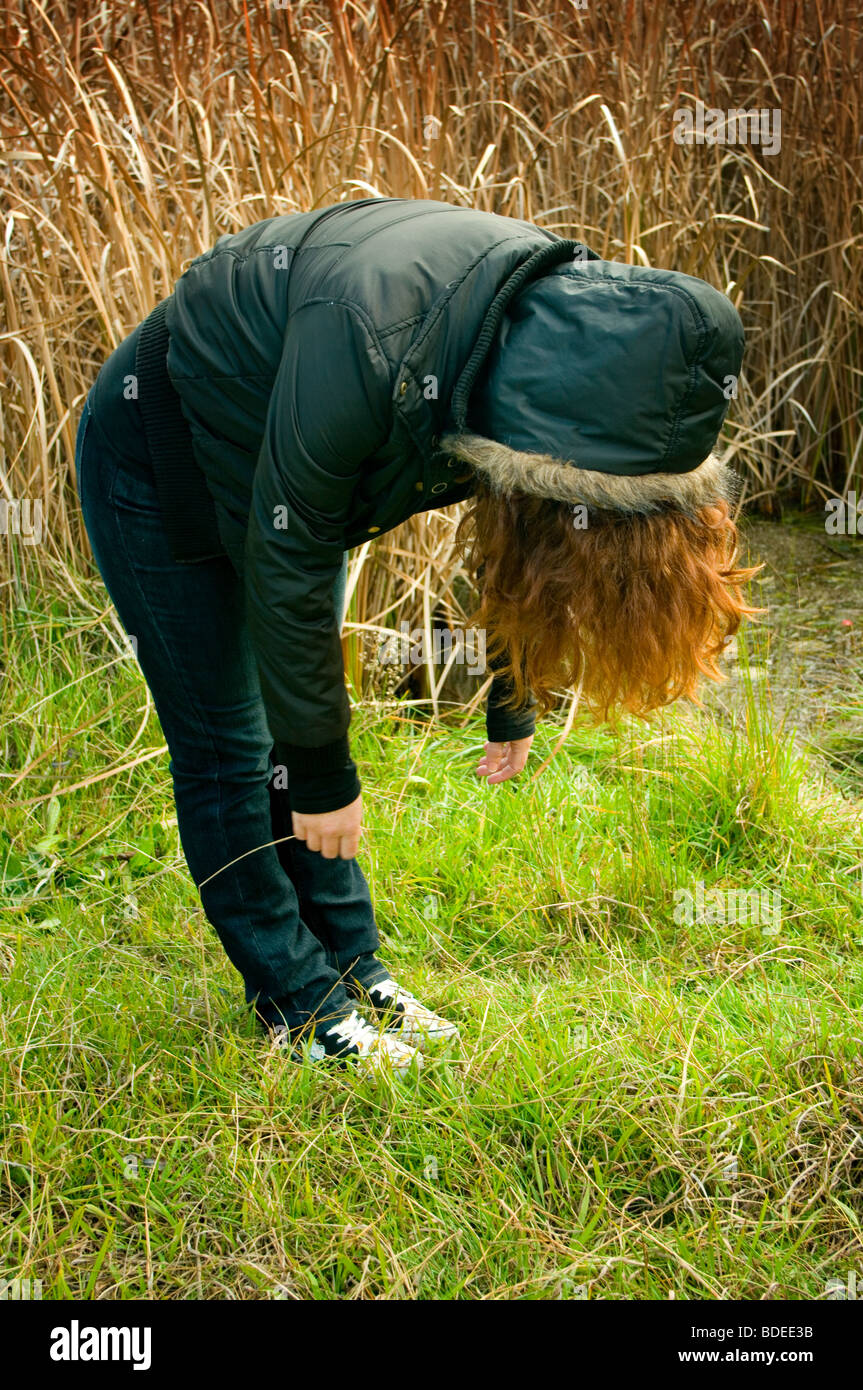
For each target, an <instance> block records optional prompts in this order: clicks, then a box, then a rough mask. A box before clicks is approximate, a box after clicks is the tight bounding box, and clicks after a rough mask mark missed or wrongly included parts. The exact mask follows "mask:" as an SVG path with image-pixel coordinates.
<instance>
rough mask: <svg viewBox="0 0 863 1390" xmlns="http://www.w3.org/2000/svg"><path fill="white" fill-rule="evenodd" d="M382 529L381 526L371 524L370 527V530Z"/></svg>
mask: <svg viewBox="0 0 863 1390" xmlns="http://www.w3.org/2000/svg"><path fill="white" fill-rule="evenodd" d="M380 529H381V528H380V526H370V527H369V531H379V530H380Z"/></svg>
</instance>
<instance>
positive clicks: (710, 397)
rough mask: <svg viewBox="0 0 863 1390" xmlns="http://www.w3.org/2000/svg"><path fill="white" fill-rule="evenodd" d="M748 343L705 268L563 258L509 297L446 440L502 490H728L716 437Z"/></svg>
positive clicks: (591, 495) (664, 497) (679, 498)
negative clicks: (699, 273) (700, 272)
mask: <svg viewBox="0 0 863 1390" xmlns="http://www.w3.org/2000/svg"><path fill="white" fill-rule="evenodd" d="M743 349H744V334H743V326H742V324H741V321H740V317H739V315H738V313H737V311H736V309H735V308H734V306H733V305H732V303H731V302H730V300H729V299H728V298H727V297H726V296H725V295H724V294H721V293H720V292H719V291H718V290H715V289H714V288H713V287H712V286H711V285H709V284H707V282H706V281H704V280H700V279H698V278H697V277H695V276H692V275H685V274H683V273H682V272H680V271H674V270H663V269H654V268H650V267H644V266H631V265H624V264H618V263H617V262H611V261H603V260H600V259H599V258H598V257H595V256H594V258H593V259H588V260H584V259H577V260H570V261H569V262H568V263H567V264H563V265H560V266H557V267H555V268H554V269H551V270H549V271H547V272H546V273H545V274H544V275H542V277H541V278H539V279H536V280H534V281H532V282H531V283H529V284H528V285H527V286H526V287H525V288H523V289H521V290H520V292H519V293H517V294H516V295H515V296H514V297H513V298H512V300H511V301H510V302H509V303H508V305H507V307H506V312H505V314H504V315H503V316H502V317H501V320H500V327H499V331H498V332H497V333H496V335H495V338H494V341H493V343H492V344H491V347H490V349H489V351H488V354H487V356H486V357H485V359H484V360H483V362H482V363H481V364H477V369H476V371H475V373H474V379H473V380H472V381H470V382H468V383H460V387H461V391H460V398H461V401H462V402H463V404H461V408H460V409H458V408H457V409H456V410H455V412H454V413H455V422H456V428H455V430H454V432H453V433H451V434H449V435H447V437H446V438H445V440H444V441H443V442H444V444H445V447H446V448H447V449H449V450H450V451H451V452H452V453H454V454H456V455H457V456H458V457H460V458H462V459H464V460H465V461H467V462H469V463H470V464H471V465H472V466H473V467H474V468H476V469H478V470H479V471H480V472H483V473H485V474H486V476H487V477H488V478H489V480H490V481H491V482H492V484H493V485H494V486H496V487H498V488H499V489H502V490H505V491H512V490H514V489H518V490H521V491H524V492H527V493H529V494H531V495H539V496H547V497H552V498H556V499H558V500H560V501H566V502H578V501H582V502H586V503H587V504H588V505H593V506H596V507H611V508H619V509H622V510H626V511H651V510H655V509H656V508H657V507H659V506H662V505H667V504H669V503H670V504H673V505H674V504H676V505H679V506H682V507H684V509H685V510H692V509H694V508H695V507H697V506H700V505H703V504H704V503H705V502H708V501H715V500H716V499H717V497H719V496H726V497H728V498H729V500H730V499H731V498H733V496H734V495H735V492H736V487H735V478H734V475H733V474H732V473H731V471H730V470H729V469H727V468H726V467H725V465H724V464H722V463H721V462H720V460H719V459H718V458H717V457H716V456H715V455H713V454H712V450H713V447H714V445H715V444H716V441H717V438H718V436H719V433H720V430H721V427H722V423H723V420H724V419H725V415H726V413H727V410H728V405H729V400H730V397H731V393H732V389H733V387H734V385H735V382H736V379H737V378H738V377H739V374H740V367H741V363H742V360H743ZM468 393H469V395H468ZM456 404H457V403H456V401H455V400H454V406H456Z"/></svg>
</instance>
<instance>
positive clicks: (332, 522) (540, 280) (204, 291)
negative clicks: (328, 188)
mask: <svg viewBox="0 0 863 1390" xmlns="http://www.w3.org/2000/svg"><path fill="white" fill-rule="evenodd" d="M592 276H593V277H598V278H596V279H595V280H594V282H593V285H592V289H591V285H590V283H588V282H589V280H590V277H592ZM585 277H588V282H586V281H585ZM636 280H637V281H638V284H637V285H636V284H635V281H636ZM684 282H687V285H686V286H685V287H684V288H683V289H681V286H683V283H684ZM531 287H534V289H536V288H539V289H541V290H542V293H541V294H540V295H539V297H538V298H535V299H534V300H531V298H530V294H531V293H532V290H531ZM555 287H558V289H559V293H556V292H555ZM636 289H637V290H639V291H646V292H647V297H646V298H645V294H644V293H629V294H628V293H627V290H633V291H634V290H636ZM670 290H673V292H669V291H670ZM519 291H525V292H524V293H522V294H521V295H520V296H519V299H518V304H519V305H525V304H527V305H533V309H534V310H535V312H532V313H530V314H528V316H527V329H526V336H525V329H524V324H525V316H524V315H522V319H521V323H522V337H521V339H520V340H518V350H517V351H511V352H510V353H509V355H508V356H507V354H506V353H504V355H503V357H502V358H501V356H500V350H501V344H502V341H503V338H502V336H501V334H500V333H499V330H500V329H501V327H502V325H504V326H506V327H510V326H511V325H512V322H513V321H512V320H511V319H509V318H506V319H505V315H506V313H507V310H508V308H510V307H511V306H513V304H514V301H515V297H516V296H517V295H519ZM573 291H576V293H575V294H574V293H573ZM593 291H596V292H597V293H593ZM549 292H551V300H550V301H549V299H548V293H549ZM579 297H580V302H581V307H579ZM684 301H686V303H684ZM718 301H721V304H719V303H718ZM723 305H724V306H726V308H725V309H724V308H723V307H722V306H723ZM669 306H670V308H669ZM726 309H727V320H724V319H723V315H724V314H725V312H726ZM556 316H557V317H556ZM166 322H167V327H168V330H169V333H170V346H169V350H168V356H167V368H168V373H169V375H170V379H171V382H172V383H173V386H174V388H175V389H176V391H177V392H178V393H179V397H180V401H181V404H182V414H183V416H184V417H185V420H186V421H187V422H188V426H189V427H190V429H191V433H192V438H193V440H194V457H195V459H196V460H197V463H198V465H199V466H200V470H201V471H202V473H203V476H204V477H205V479H206V489H207V491H208V493H209V496H210V497H212V499H213V503H214V504H215V520H216V524H217V527H218V538H219V542H220V543H217V542H216V538H215V537H214V535H213V534H212V532H211V533H210V534H208V535H202V530H201V518H203V517H206V516H207V515H208V512H207V506H206V505H205V503H207V504H209V498H208V497H205V496H204V495H203V494H201V495H200V496H199V498H198V501H199V502H200V505H197V503H196V500H195V496H194V495H193V481H192V480H191V479H190V481H189V483H188V493H187V495H186V496H185V497H183V498H181V501H182V503H183V505H178V506H176V507H174V508H173V511H174V513H175V514H174V516H173V518H172V528H171V535H172V541H173V544H174V548H175V554H176V556H177V558H178V559H184V560H194V559H195V558H196V557H197V556H199V555H203V554H205V553H213V550H214V548H218V549H224V551H225V552H227V554H228V555H229V556H230V558H231V560H232V561H233V563H234V565H235V567H236V568H237V570H238V572H240V573H241V574H242V576H243V579H244V584H245V588H246V594H247V613H248V621H249V625H250V632H251V637H252V640H253V643H254V647H255V652H256V656H257V661H258V666H259V671H260V677H261V687H262V694H263V699H264V703H265V707H266V712H267V718H268V722H269V726H270V730H271V732H272V734H273V738H274V740H275V742H276V745H277V749H278V750H279V755H280V757H281V758H283V759H284V761H285V762H286V763H287V766H288V772H289V777H290V776H291V775H292V774H294V775H295V776H296V778H297V780H298V782H302V783H303V784H304V785H305V786H308V779H309V778H310V777H312V776H314V778H315V779H316V785H317V787H318V791H317V793H316V794H315V795H314V796H312V797H311V798H310V799H309V800H307V801H306V803H305V805H304V809H315V810H324V809H334V807H335V806H337V805H343V804H345V799H346V798H345V785H346V784H345V778H344V773H345V770H346V768H349V767H350V768H352V763H351V760H350V754H349V747H348V739H347V730H348V725H349V722H350V709H349V703H348V699H347V694H346V691H345V686H344V677H343V669H342V658H341V646H340V637H339V628H338V622H337V617H336V614H335V612H334V605H333V598H332V588H333V583H334V581H335V579H336V576H337V572H338V570H339V567H340V565H341V562H342V557H343V552H344V551H345V550H346V549H349V548H351V547H354V546H358V545H360V544H362V543H363V542H365V541H367V540H369V539H370V538H371V537H374V536H377V535H380V534H381V533H383V532H385V531H389V530H391V529H392V528H394V527H396V526H398V525H399V524H400V523H401V522H403V521H404V520H406V518H408V517H409V516H412V515H414V514H415V513H418V512H422V511H427V510H429V509H432V508H436V507H441V506H446V505H448V504H450V503H453V502H457V501H460V500H462V499H464V498H466V497H468V496H469V495H470V494H471V492H472V490H473V487H474V475H473V474H472V473H471V471H470V469H469V468H468V467H466V466H465V464H464V462H462V461H461V460H459V459H458V458H454V457H452V456H450V455H448V453H447V452H446V451H445V450H444V449H442V448H441V438H442V437H443V436H444V435H445V434H446V433H447V432H449V431H451V430H453V429H466V428H467V424H466V421H467V410H468V407H469V405H470V404H471V402H470V396H471V390H472V388H473V386H474V384H475V383H476V382H477V380H478V374H479V373H480V369H481V368H482V367H483V364H484V363H486V365H487V361H490V360H491V357H490V350H491V349H492V346H494V350H495V353H497V355H498V367H497V369H496V373H495V376H494V377H493V379H492V390H491V394H489V386H488V382H487V381H486V384H485V386H484V388H483V389H484V393H485V394H484V395H483V397H482V402H481V404H482V407H483V416H482V418H483V419H485V420H488V419H489V418H490V417H493V416H494V414H495V404H497V405H498V406H499V407H500V410H499V411H498V415H499V417H500V418H499V421H498V424H497V426H496V427H497V428H501V427H505V426H509V427H511V428H512V430H513V431H514V437H513V440H512V442H513V445H514V447H516V448H519V449H525V448H529V447H534V448H537V449H539V448H544V452H545V453H549V454H554V455H556V456H559V457H562V458H570V457H572V456H574V455H573V452H572V449H571V447H570V446H572V445H573V443H575V445H576V446H577V448H578V449H580V451H581V457H582V459H583V461H584V466H585V467H598V468H600V469H602V470H604V471H607V472H614V471H620V472H627V471H631V472H635V473H637V472H641V471H649V470H657V471H658V470H660V469H665V470H668V471H669V472H672V471H675V470H682V469H689V468H693V467H695V465H696V464H697V463H698V462H699V461H700V459H702V458H704V456H705V454H706V453H707V452H708V451H709V449H710V448H711V447H712V444H713V441H714V440H715V438H716V435H717V433H718V429H719V426H720V424H721V419H722V416H723V414H724V410H725V409H726V408H727V404H728V401H727V398H726V397H725V396H723V395H722V394H721V390H720V391H717V387H719V386H720V385H721V382H720V380H719V379H718V377H717V373H721V370H722V369H723V368H727V366H728V363H729V361H733V360H734V359H736V360H737V367H738V368H739V355H740V354H742V331H741V330H740V329H739V320H738V319H737V316H736V313H735V311H734V309H733V308H732V306H731V305H730V303H729V301H728V300H727V299H725V298H724V296H722V295H720V294H718V292H717V291H715V290H712V289H711V288H710V286H708V285H706V284H705V283H704V282H703V281H699V280H695V279H693V278H692V277H689V276H683V275H678V274H677V273H676V272H672V271H656V272H648V271H645V270H643V269H642V268H634V267H629V266H622V265H616V264H614V263H610V262H606V261H601V260H600V259H599V257H598V256H596V254H595V253H594V252H593V251H592V250H589V249H588V248H586V247H583V246H582V245H581V244H580V243H578V242H575V241H568V240H565V239H562V238H560V237H557V236H556V235H555V234H554V233H552V232H549V231H545V230H543V229H542V228H540V227H536V226H534V225H532V224H530V223H528V222H524V221H520V220H517V219H514V218H508V217H500V216H497V215H494V214H491V213H484V212H477V211H473V210H471V209H467V208H458V207H454V206H451V205H450V204H447V203H442V202H432V201H423V200H410V199H381V198H371V199H363V200H360V201H357V202H353V203H341V204H338V205H336V206H334V207H330V208H327V209H324V210H321V211H316V212H312V213H302V214H294V215H289V216H280V217H273V218H270V219H268V220H266V221H263V222H259V223H257V224H256V225H254V226H252V227H249V228H247V229H246V230H244V231H241V232H238V233H235V234H232V235H228V236H223V237H221V238H220V239H219V240H218V241H217V242H216V244H215V246H214V247H213V248H212V250H210V251H208V252H206V253H205V254H204V255H202V256H199V257H198V258H197V259H196V260H195V261H193V262H192V264H191V265H190V266H189V268H188V269H187V270H186V271H185V273H184V274H183V275H182V277H181V278H180V280H179V281H178V282H177V284H176V287H175V289H174V293H173V295H172V296H171V298H170V299H169V300H168V301H167V310H166ZM579 323H580V324H581V327H580V328H579ZM585 325H587V326H588V327H587V331H586V332H585ZM570 330H571V336H570ZM651 334H652V337H651ZM657 335H658V337H657ZM738 339H739V341H738ZM612 343H617V349H616V352H612V351H611V344H612ZM621 343H623V345H624V346H623V349H622V354H621V346H620V345H621ZM627 345H628V346H627ZM657 354H662V357H663V360H664V364H665V368H666V374H665V375H664V376H663V373H662V372H661V371H659V370H658V364H657ZM711 354H713V359H715V360H713V359H712V358H711ZM525 355H526V356H527V358H528V359H530V361H529V378H530V380H529V382H528V384H527V386H526V387H525V386H524V385H523V383H522V382H521V373H522V372H523V370H524V368H525ZM604 359H607V360H608V361H609V362H611V363H613V366H614V376H613V380H612V379H610V377H609V373H608V372H606V371H605V370H604V367H603V362H604ZM621 364H622V370H623V373H624V380H623V382H621V379H620V373H621ZM639 373H641V381H640V383H639ZM495 382H496V383H497V384H498V386H499V394H496V388H495ZM525 389H526V390H527V391H528V396H527V397H526V396H525V394H524V390H525ZM615 392H616V393H617V394H616V395H615V394H614V393H615ZM621 392H622V394H621ZM657 392H658V393H659V394H657ZM705 392H706V394H705ZM475 399H477V400H478V399H479V398H478V397H475ZM579 399H582V400H583V401H584V405H583V407H581V409H583V410H584V411H586V412H587V414H586V415H585V424H584V430H583V432H582V434H580V435H579V433H578V428H577V427H578V420H579V411H580V407H579V405H578V401H579ZM588 403H589V404H588ZM615 405H616V410H617V415H618V417H620V418H621V419H622V414H631V413H632V412H634V416H635V422H636V426H637V431H638V438H639V440H640V441H641V443H640V445H639V449H638V450H637V451H636V453H637V457H636V456H635V455H633V457H635V462H634V464H633V466H632V467H631V468H630V467H629V466H628V464H627V461H626V459H627V453H628V451H629V448H630V446H629V442H628V439H627V436H626V430H625V429H624V428H623V425H622V423H621V425H620V427H619V428H618V427H616V426H615V423H614V416H613V415H612V418H611V419H609V410H610V409H611V410H612V411H613V410H614V408H615ZM522 408H523V414H522V415H521V419H519V418H518V417H519V412H520V411H521V410H522ZM501 411H502V412H503V413H502V414H501ZM590 411H593V412H594V415H593V416H591V415H590ZM597 411H598V419H599V421H600V422H601V421H603V420H604V421H605V425H604V433H605V435H606V436H607V437H608V438H612V439H614V438H620V439H622V440H623V445H622V451H619V453H620V457H617V456H615V455H614V452H613V451H612V452H611V453H609V451H608V450H607V449H604V448H603V447H602V441H601V439H600V436H601V435H602V434H603V426H602V425H600V426H599V428H598V427H597V424H596V418H595V416H596V412H597ZM546 427H547V428H546ZM573 431H575V433H573ZM645 431H646V432H647V435H648V438H647V439H646V440H645V439H644V433H645ZM705 446H706V447H705ZM594 449H595V450H596V454H595V457H594V453H593V452H592V451H593V450H594ZM209 506H210V510H212V504H209ZM503 690H504V687H503V685H502V683H501V682H500V680H499V678H497V679H496V681H495V684H494V687H493V694H492V699H491V702H490V706H489V712H488V733H489V737H491V738H495V739H507V738H515V737H522V736H524V735H525V734H527V733H529V732H531V731H532V729H533V725H534V716H533V713H532V711H531V710H530V709H529V708H528V709H526V710H524V711H507V710H501V709H499V708H498V705H499V702H500V699H501V698H502V694H503ZM354 775H355V774H354ZM328 784H329V788H330V790H328ZM358 785H359V784H358V783H356V788H357V789H358Z"/></svg>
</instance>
